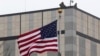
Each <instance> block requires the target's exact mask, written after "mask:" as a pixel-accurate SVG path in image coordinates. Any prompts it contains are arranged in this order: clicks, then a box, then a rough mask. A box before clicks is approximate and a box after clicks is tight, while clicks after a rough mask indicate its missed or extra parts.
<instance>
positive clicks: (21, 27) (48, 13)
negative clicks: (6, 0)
mask: <svg viewBox="0 0 100 56" xmlns="http://www.w3.org/2000/svg"><path fill="white" fill-rule="evenodd" d="M58 9H59V8H53V9H46V10H39V11H30V12H22V13H15V14H7V15H0V56H20V54H19V49H18V44H17V38H18V36H19V35H20V34H23V33H25V32H29V31H31V30H34V29H36V28H40V27H41V26H44V25H47V24H49V23H50V22H52V21H54V20H58V24H59V21H60V30H61V34H60V39H59V46H60V47H59V49H60V52H61V56H100V18H98V17H96V16H94V15H92V14H89V13H87V12H85V11H83V10H81V9H79V8H76V7H74V6H71V7H66V8H64V9H62V13H61V19H60V20H59V13H58ZM57 30H58V31H59V25H57ZM31 56H58V53H57V52H44V53H42V54H38V53H32V54H31Z"/></svg>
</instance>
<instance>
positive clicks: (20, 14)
mask: <svg viewBox="0 0 100 56" xmlns="http://www.w3.org/2000/svg"><path fill="white" fill-rule="evenodd" d="M19 30H20V33H19V34H20V35H21V14H20V29H19Z"/></svg>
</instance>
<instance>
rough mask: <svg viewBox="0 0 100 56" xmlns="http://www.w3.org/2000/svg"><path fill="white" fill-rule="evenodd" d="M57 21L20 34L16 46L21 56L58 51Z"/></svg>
mask: <svg viewBox="0 0 100 56" xmlns="http://www.w3.org/2000/svg"><path fill="white" fill-rule="evenodd" d="M57 39H58V38H57V20H56V21H53V22H51V23H50V24H48V25H46V26H43V27H41V28H38V29H35V30H33V31H30V32H27V33H24V34H21V35H20V36H19V38H18V46H19V51H20V54H21V56H30V54H31V53H32V52H37V53H43V52H45V51H58V46H57V45H58V42H57Z"/></svg>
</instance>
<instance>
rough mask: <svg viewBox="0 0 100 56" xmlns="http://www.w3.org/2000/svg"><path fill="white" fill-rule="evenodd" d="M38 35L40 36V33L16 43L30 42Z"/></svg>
mask: <svg viewBox="0 0 100 56" xmlns="http://www.w3.org/2000/svg"><path fill="white" fill-rule="evenodd" d="M38 35H40V33H39V34H37V35H34V36H31V37H29V38H26V39H23V40H21V41H18V43H21V42H25V41H27V40H31V39H33V38H35V37H36V36H38Z"/></svg>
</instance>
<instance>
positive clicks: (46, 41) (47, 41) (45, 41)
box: [36, 39, 57, 44]
mask: <svg viewBox="0 0 100 56" xmlns="http://www.w3.org/2000/svg"><path fill="white" fill-rule="evenodd" d="M49 42H57V39H53V40H43V41H42V40H41V41H37V42H36V43H41V44H42V43H49Z"/></svg>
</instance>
